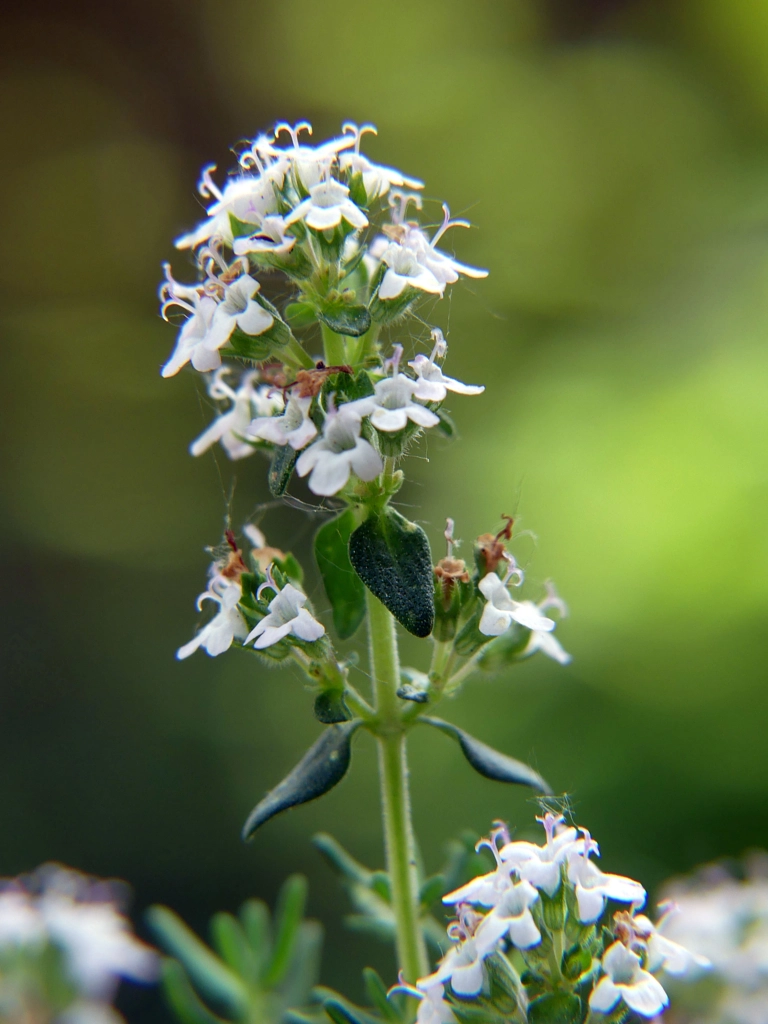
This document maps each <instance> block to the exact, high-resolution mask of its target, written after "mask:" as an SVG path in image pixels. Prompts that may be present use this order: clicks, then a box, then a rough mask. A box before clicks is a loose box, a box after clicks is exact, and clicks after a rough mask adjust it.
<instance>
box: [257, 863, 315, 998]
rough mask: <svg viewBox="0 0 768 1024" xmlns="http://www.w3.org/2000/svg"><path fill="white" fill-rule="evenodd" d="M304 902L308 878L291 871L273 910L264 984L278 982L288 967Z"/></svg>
mask: <svg viewBox="0 0 768 1024" xmlns="http://www.w3.org/2000/svg"><path fill="white" fill-rule="evenodd" d="M306 902H307V880H306V878H305V877H304V876H303V875H291V877H290V878H287V879H286V880H285V882H284V883H283V887H282V889H281V890H280V895H279V896H278V898H277V908H276V910H275V928H276V933H277V934H276V938H275V951H274V953H273V954H272V960H271V962H270V964H269V967H268V968H267V970H266V972H265V973H264V975H263V977H262V983H263V985H264V987H265V988H274V986H276V985H279V984H280V982H281V981H282V979H283V978H284V977H285V974H286V972H287V970H288V967H289V965H290V962H291V957H292V956H293V950H294V946H295V943H296V939H297V937H298V933H299V926H300V925H301V921H302V918H303V917H304V907H305V905H306Z"/></svg>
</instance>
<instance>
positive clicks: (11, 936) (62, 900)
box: [0, 864, 158, 1022]
mask: <svg viewBox="0 0 768 1024" xmlns="http://www.w3.org/2000/svg"><path fill="white" fill-rule="evenodd" d="M48 947H54V948H55V949H56V950H58V952H59V954H60V956H61V962H62V964H63V968H64V973H65V978H64V981H65V984H66V985H67V986H68V987H69V988H70V989H71V995H70V998H69V1001H68V1004H67V1005H66V1007H59V1008H58V1009H59V1010H62V1011H63V1012H62V1014H61V1016H62V1019H66V1020H67V1021H74V1022H79V1021H99V1020H102V1019H104V1020H108V1019H110V1018H111V1016H112V1011H111V1009H110V1008H109V1005H108V1004H109V1002H110V1001H111V999H112V998H113V996H114V993H115V989H116V987H117V984H118V982H119V979H120V978H127V979H130V980H131V981H138V982H151V981H154V980H155V979H156V978H157V974H158V958H157V955H156V954H155V952H154V950H152V949H150V947H149V946H145V945H144V944H143V943H142V942H139V940H138V939H137V938H136V937H135V936H134V935H133V933H132V932H131V926H130V922H129V921H128V919H127V918H126V917H124V916H123V914H121V913H120V911H119V909H118V906H117V903H116V901H115V892H114V888H113V887H112V886H110V884H109V883H105V882H101V881H98V880H95V879H89V878H86V877H85V876H84V875H81V874H79V873H78V872H76V871H71V870H69V869H67V868H63V867H61V866H59V865H56V864H47V865H44V866H43V867H42V868H39V869H38V870H37V871H36V872H34V874H32V875H30V876H28V877H22V878H18V879H11V880H7V879H6V880H3V882H2V883H0V997H2V1000H3V1001H10V1002H12V1001H13V1000H14V999H15V1000H18V1001H20V1003H21V1005H22V1006H23V1005H24V999H25V991H24V989H25V985H27V984H29V983H30V979H31V978H34V977H36V972H43V976H41V977H40V978H39V979H38V981H37V982H36V983H35V985H36V990H35V992H34V994H33V995H34V998H35V999H38V1000H39V999H40V994H41V991H45V990H46V989H48V988H50V987H51V984H52V982H51V979H48V978H46V977H45V976H44V974H45V972H46V971H48V970H50V968H49V967H48V966H47V964H48V961H47V960H46V958H45V957H44V955H43V954H44V953H45V950H46V949H47V948H48ZM20 958H21V959H20ZM22 964H23V965H24V966H23V969H22V968H21V966H20V965H22ZM17 968H18V977H17V975H16V969H17ZM19 1019H24V1018H21V1017H20V1018H19ZM30 1019H37V1018H35V1017H31V1018H30Z"/></svg>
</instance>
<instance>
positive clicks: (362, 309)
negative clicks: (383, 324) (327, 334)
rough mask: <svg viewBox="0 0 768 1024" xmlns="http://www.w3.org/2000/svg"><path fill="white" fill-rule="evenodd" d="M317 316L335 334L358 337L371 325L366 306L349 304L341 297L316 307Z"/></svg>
mask: <svg viewBox="0 0 768 1024" xmlns="http://www.w3.org/2000/svg"><path fill="white" fill-rule="evenodd" d="M317 318H318V320H321V321H322V322H323V323H324V324H325V325H326V327H330V329H331V330H332V331H335V332H336V334H343V335H344V336H345V337H348V338H359V337H360V335H362V334H365V332H366V331H367V330H368V328H369V327H370V326H371V314H370V313H369V312H368V309H367V307H366V306H351V305H349V304H348V303H346V302H344V301H343V299H338V300H336V301H335V302H329V303H327V304H326V305H324V306H323V307H322V308H321V309H318V311H317Z"/></svg>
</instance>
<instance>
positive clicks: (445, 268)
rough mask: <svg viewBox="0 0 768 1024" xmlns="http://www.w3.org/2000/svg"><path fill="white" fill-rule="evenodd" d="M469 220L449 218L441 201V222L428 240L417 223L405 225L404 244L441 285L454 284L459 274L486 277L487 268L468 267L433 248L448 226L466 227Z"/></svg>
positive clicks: (449, 212) (445, 206) (449, 214)
mask: <svg viewBox="0 0 768 1024" xmlns="http://www.w3.org/2000/svg"><path fill="white" fill-rule="evenodd" d="M469 226H470V225H469V221H466V220H451V211H450V210H449V209H448V207H447V205H446V204H445V203H443V223H442V224H441V226H440V228H439V229H438V230H437V232H436V233H435V235H434V236H433V237H432V240H431V241H430V240H429V239H428V238H427V236H426V235H425V233H424V232H423V231H422V229H421V228H420V227H419V226H418V225H417V224H409V225H407V226H406V235H405V240H404V244H405V245H406V246H408V247H409V248H410V249H412V250H413V251H414V252H415V253H416V255H417V258H418V260H419V263H421V264H422V266H424V267H426V268H427V270H429V271H430V272H431V273H432V274H434V276H435V277H436V278H437V280H438V281H440V282H441V283H442V284H443V285H446V284H454V282H456V281H458V279H459V275H460V274H463V275H464V276H465V277H474V278H477V279H479V278H483V277H488V271H487V270H481V269H480V268H479V267H469V266H467V265H466V264H465V263H459V261H458V260H455V259H454V258H453V257H452V256H449V255H448V254H447V253H444V252H441V251H440V250H439V249H437V248H435V246H436V245H437V243H438V242H439V241H440V239H441V238H442V237H443V235H444V234H445V232H446V231H447V230H448V229H449V228H457V227H459V228H468V227H469Z"/></svg>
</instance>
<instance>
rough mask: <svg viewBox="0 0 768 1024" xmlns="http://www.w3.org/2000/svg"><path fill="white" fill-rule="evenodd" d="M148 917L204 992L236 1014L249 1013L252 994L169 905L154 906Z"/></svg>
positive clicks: (158, 934) (169, 951) (168, 947)
mask: <svg viewBox="0 0 768 1024" xmlns="http://www.w3.org/2000/svg"><path fill="white" fill-rule="evenodd" d="M147 919H148V921H149V925H150V927H151V929H152V931H153V932H154V933H155V935H156V936H157V938H158V941H159V943H160V945H161V946H162V947H163V948H164V949H165V950H166V952H168V953H170V954H171V955H172V956H175V957H176V959H177V960H180V961H181V963H182V964H183V965H184V968H185V970H186V971H187V973H188V974H189V976H190V978H191V980H192V981H193V982H194V984H195V985H196V986H197V987H198V988H199V989H200V991H201V992H202V993H203V995H205V996H208V997H209V998H210V999H213V1000H215V1001H216V1002H217V1003H221V1004H222V1006H226V1007H227V1008H228V1009H229V1010H231V1011H232V1012H233V1013H234V1014H235V1015H236V1016H239V1015H241V1014H242V1013H244V1012H245V1009H246V1007H247V1004H248V997H247V993H246V989H245V986H244V985H243V982H242V981H241V980H240V978H238V977H237V975H235V974H234V973H233V972H232V971H231V970H230V969H229V968H228V967H226V966H225V965H224V964H223V963H222V962H221V960H219V959H218V957H216V956H214V955H213V953H212V952H211V951H210V949H208V947H207V946H206V945H205V943H204V942H202V941H201V940H200V939H199V938H198V937H197V935H195V933H194V932H193V931H191V930H190V929H189V928H187V926H186V925H185V924H184V922H183V921H182V920H181V918H180V917H179V916H178V915H177V914H174V912H173V911H172V910H169V909H168V907H159V906H155V907H150V909H149V911H148V912H147Z"/></svg>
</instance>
